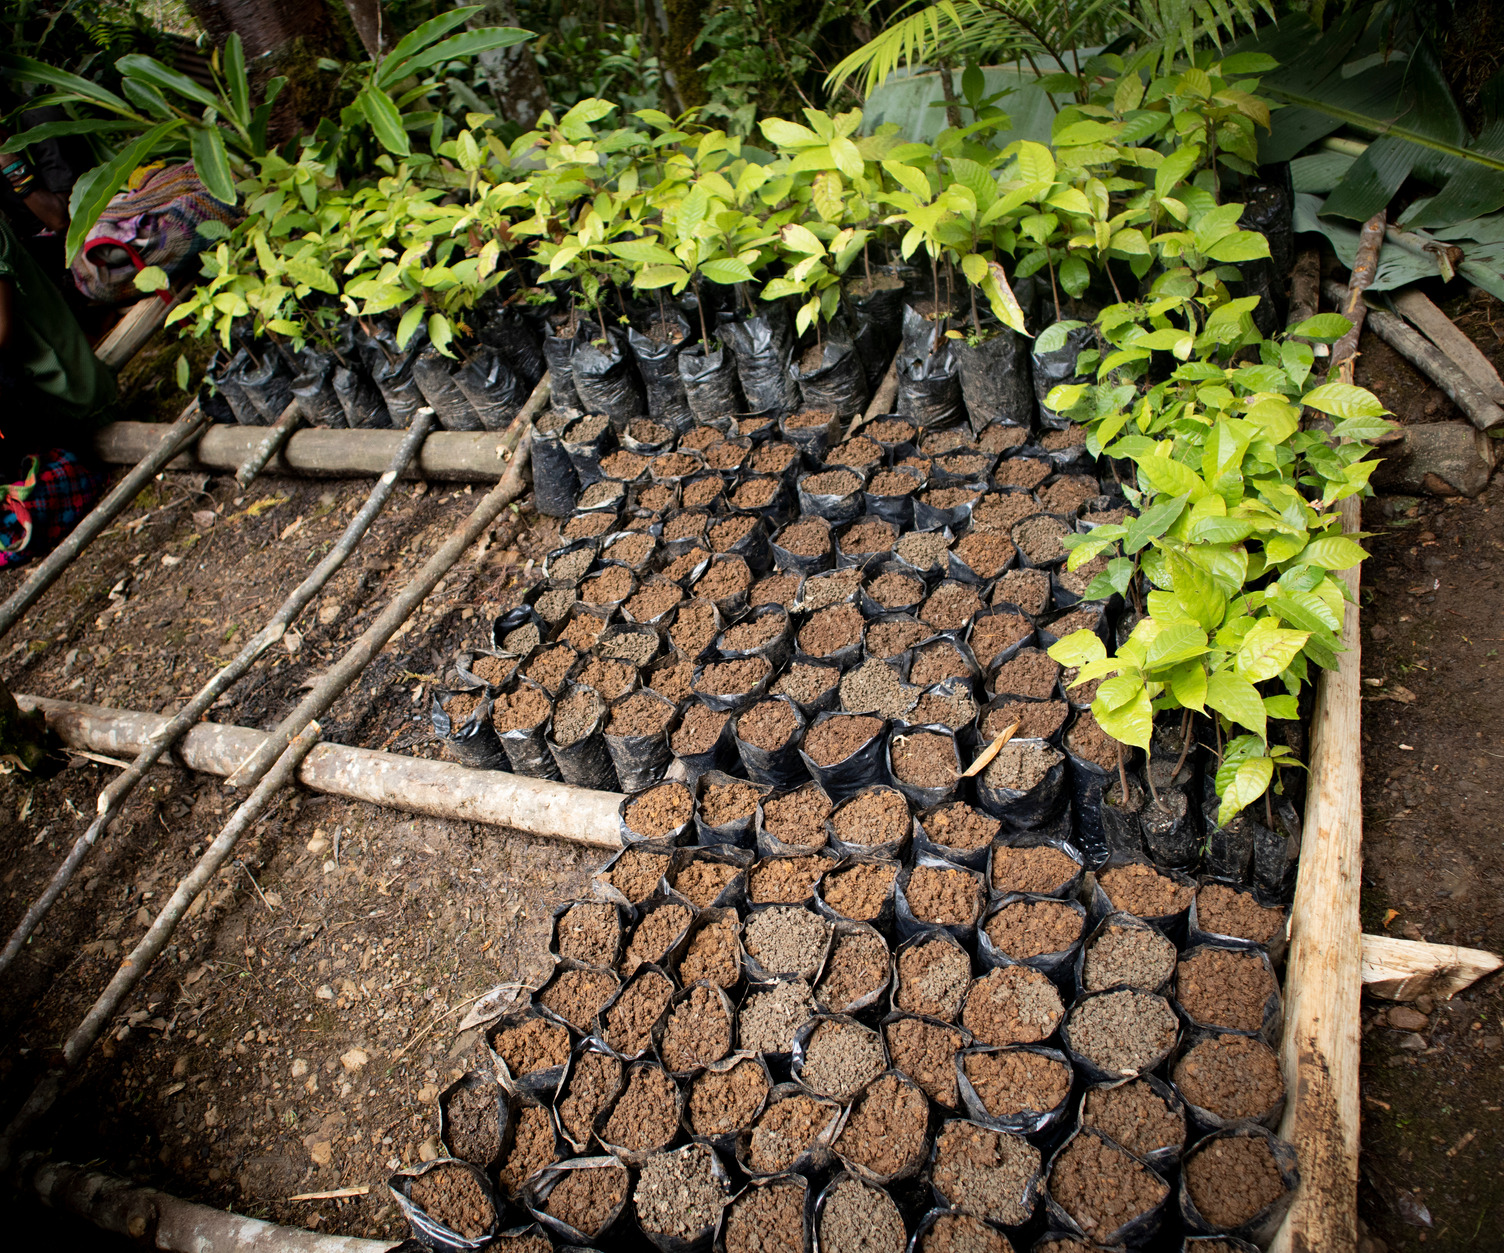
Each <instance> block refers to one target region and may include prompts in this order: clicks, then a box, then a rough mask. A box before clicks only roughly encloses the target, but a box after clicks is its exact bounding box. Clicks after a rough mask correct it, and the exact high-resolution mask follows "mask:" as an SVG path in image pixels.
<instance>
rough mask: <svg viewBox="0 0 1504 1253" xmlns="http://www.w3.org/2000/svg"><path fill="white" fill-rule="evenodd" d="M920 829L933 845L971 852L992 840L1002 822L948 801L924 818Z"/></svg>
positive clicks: (963, 804)
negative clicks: (922, 828) (922, 829)
mask: <svg viewBox="0 0 1504 1253" xmlns="http://www.w3.org/2000/svg"><path fill="white" fill-rule="evenodd" d="M923 826H924V833H925V834H926V835H927V836H929V838H930V840H931V841H933V842H934V843H936V844H942V845H944V846H945V847H946V848H954V849H961V850H964V851H966V852H971V851H973V850H975V849H978V848H981V847H982V846H983V845H984V844H986V843H988V842H989V841H990V840H992V838H993V837H994V836H996V835H997V833H998V830H999V829H1000V828H1001V827H1002V823H1000V822H999V821H998V820H997V819H996V818H989V817H988V816H987V815H986V814H984V813H980V812H978V811H977V810H975V809H973V808H972V807H971V806H970V805H968V804H966V802H965V801H952V802H951V803H950V804H948V805H941V806H940V807H939V808H938V809H934V810H931V811H930V813H929V814H927V815H926V816H925V817H924V819H923Z"/></svg>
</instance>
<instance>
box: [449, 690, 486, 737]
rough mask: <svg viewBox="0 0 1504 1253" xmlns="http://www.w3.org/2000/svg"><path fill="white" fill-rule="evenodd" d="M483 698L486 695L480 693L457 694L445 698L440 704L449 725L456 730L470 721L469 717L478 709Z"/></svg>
mask: <svg viewBox="0 0 1504 1253" xmlns="http://www.w3.org/2000/svg"><path fill="white" fill-rule="evenodd" d="M485 698H486V694H485V692H482V691H475V692H457V693H456V694H455V695H453V696H447V697H445V698H444V700H443V701H442V702H441V704H442V706H443V709H444V712H445V714H447V715H448V717H449V722H450V725H451V726H453V727H454V728H455V729H456V730H458V729H459V728H460V727H462V726H463V725H464V724H465V723H467V722H469V721H470V718H471V715H473V714H474V713H475V711H476V710H477V709H478V708H480V703H481V701H483V700H485Z"/></svg>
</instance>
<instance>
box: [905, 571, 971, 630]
mask: <svg viewBox="0 0 1504 1253" xmlns="http://www.w3.org/2000/svg"><path fill="white" fill-rule="evenodd" d="M981 607H982V598H981V597H980V596H978V595H977V593H976V590H975V589H974V588H972V587H971V586H970V585H969V584H966V583H942V584H941V585H940V586H939V587H937V588H936V589H935V590H934V591H933V592H931V593H930V596H929V599H928V600H926V601H925V602H924V605H923V606H922V607H921V608H920V610H919V613H918V615H917V616H918V618H919V620H920V621H921V622H927V623H929V625H930V626H932V627H934V628H935V629H936V630H937V631H953V630H957V629H959V628H960V627H963V626H965V625H966V624H967V623H968V622H970V621H971V620H972V618H973V617H975V616H976V612H977V610H979V609H980V608H981Z"/></svg>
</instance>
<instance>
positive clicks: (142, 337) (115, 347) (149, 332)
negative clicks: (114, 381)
mask: <svg viewBox="0 0 1504 1253" xmlns="http://www.w3.org/2000/svg"><path fill="white" fill-rule="evenodd" d="M188 290H189V289H188V288H186V287H185V288H184V289H183V290H182V291H180V292H178V293H177V294H176V295H175V296H173V298H172V300H171V301H170V302H169V301H166V300H163V299H161V297H159V296H148V297H146V299H144V300H138V301H136V303H135V304H133V305H132V306H131V307H130V308H129V309H127V310H126V311H125V312H124V313H123V314H121V316H120V321H118V322H116V323H115V325H114V326H113V327H111V328H110V331H109V334H107V335H106V336H105V337H104V338H103V339H102V340H100V341H99V347H97V348H96V349H95V350H94V355H95V356H96V357H98V358H99V359H100V360H101V361H103V362H104V363H105V365H107V366H109V367H110V369H112V370H119V369H120V368H121V367H122V366H124V365H125V364H126V363H127V362H128V361H129V360H130V359H131V358H132V357H134V356H135V355H136V354H137V353H138V352H140V351H141V349H142V348H143V347H144V346H145V344H146V341H147V340H149V339H150V338H151V337H152V336H153V335H155V334H156V333H157V332H158V331H159V330H161V329H162V327H163V326H165V325H166V324H167V315H168V314H169V313H171V312H172V311H173V310H174V309H175V308H177V305H178V302H179V301H180V300H182V299H183V297H184V295H186V294H187V292H188Z"/></svg>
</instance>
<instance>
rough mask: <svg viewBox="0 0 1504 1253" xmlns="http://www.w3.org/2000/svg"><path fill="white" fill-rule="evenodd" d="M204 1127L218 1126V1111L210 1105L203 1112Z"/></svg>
mask: <svg viewBox="0 0 1504 1253" xmlns="http://www.w3.org/2000/svg"><path fill="white" fill-rule="evenodd" d="M204 1126H206V1127H217V1126H219V1109H218V1108H217V1107H216V1106H213V1105H211V1106H209V1108H208V1109H206V1110H205V1111H204Z"/></svg>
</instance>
